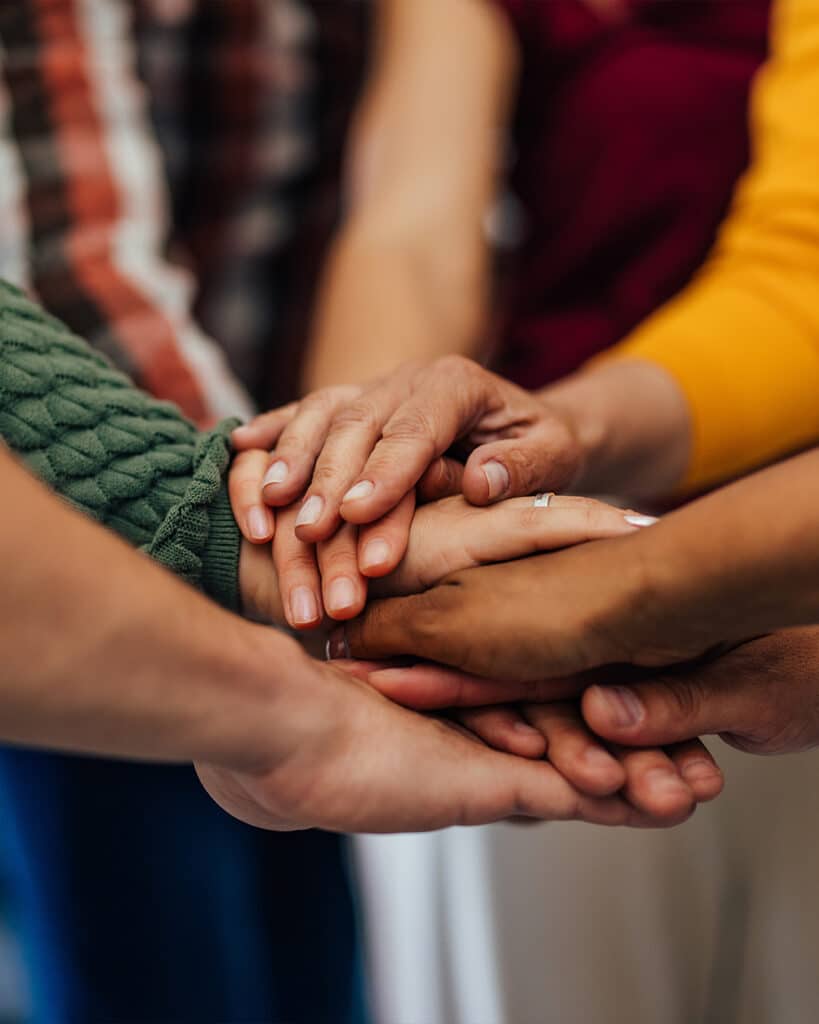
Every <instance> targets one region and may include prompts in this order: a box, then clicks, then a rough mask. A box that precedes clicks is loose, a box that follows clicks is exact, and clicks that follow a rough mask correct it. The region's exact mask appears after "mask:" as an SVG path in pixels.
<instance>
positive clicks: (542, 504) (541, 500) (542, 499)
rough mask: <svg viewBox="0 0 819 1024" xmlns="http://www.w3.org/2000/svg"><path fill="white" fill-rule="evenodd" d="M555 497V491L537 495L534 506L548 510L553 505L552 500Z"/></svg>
mask: <svg viewBox="0 0 819 1024" xmlns="http://www.w3.org/2000/svg"><path fill="white" fill-rule="evenodd" d="M554 496H555V492H554V491H548V492H544V493H542V494H536V495H535V500H534V501H533V502H532V504H533V505H534V506H535V508H548V507H549V506H550V505H551V504H552V498H553V497H554Z"/></svg>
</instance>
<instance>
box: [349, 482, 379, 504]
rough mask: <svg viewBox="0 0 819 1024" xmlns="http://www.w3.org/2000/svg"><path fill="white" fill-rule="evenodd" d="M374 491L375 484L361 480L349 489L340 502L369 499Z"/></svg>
mask: <svg viewBox="0 0 819 1024" xmlns="http://www.w3.org/2000/svg"><path fill="white" fill-rule="evenodd" d="M374 490H375V484H374V483H373V482H372V480H362V481H361V483H358V484H356V485H355V486H354V487H351V488H350V489H349V491H347V493H346V494H345V495H344V497H343V498H342V499H341V501H342V503H344V502H345V501H361V499H362V498H369V496H370V495H371V494H372V493H373V491H374Z"/></svg>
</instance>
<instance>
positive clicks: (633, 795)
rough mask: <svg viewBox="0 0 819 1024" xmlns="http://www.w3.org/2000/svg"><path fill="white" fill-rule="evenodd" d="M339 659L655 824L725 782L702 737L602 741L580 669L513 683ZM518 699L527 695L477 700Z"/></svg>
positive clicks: (393, 693)
mask: <svg viewBox="0 0 819 1024" xmlns="http://www.w3.org/2000/svg"><path fill="white" fill-rule="evenodd" d="M338 664H339V665H340V666H342V667H344V668H345V670H346V671H348V672H352V673H353V674H355V675H357V676H358V677H359V678H362V679H365V678H366V679H367V680H368V682H369V683H370V685H371V686H373V687H375V688H376V689H377V690H378V691H379V692H380V693H382V694H384V695H385V696H387V697H389V698H390V700H393V701H395V702H396V703H399V704H401V705H403V706H405V707H412V708H415V709H419V710H425V711H430V710H436V711H439V712H441V713H443V714H445V715H446V716H447V717H448V718H450V719H451V720H453V721H456V722H458V723H459V724H460V725H462V726H464V727H465V728H467V729H469V730H470V732H473V733H474V734H475V735H476V736H478V737H479V738H480V739H482V740H483V741H484V742H485V743H486V744H487V745H489V746H491V747H493V748H494V749H496V750H502V751H505V752H506V753H509V754H516V755H518V756H519V757H532V758H542V757H545V756H546V755H547V754H548V759H549V761H550V763H551V764H553V765H554V766H555V768H557V770H558V771H559V772H560V773H561V775H563V777H564V778H565V779H567V780H568V781H569V782H570V783H571V784H572V785H573V786H575V787H576V788H577V789H578V790H579V791H580V792H582V793H586V794H587V795H589V796H606V795H609V794H612V793H614V792H617V791H620V792H621V795H622V796H623V797H624V799H626V800H627V801H628V803H629V804H631V805H632V806H633V807H634V808H635V809H636V810H638V811H640V812H641V813H642V814H644V815H645V816H646V818H647V819H650V820H651V821H652V822H653V823H654V824H656V825H662V826H668V825H671V824H676V823H678V822H680V821H683V820H685V819H686V818H687V817H688V816H689V815H690V814H691V813H692V811H693V809H694V807H695V805H696V804H697V803H700V802H703V801H707V800H712V799H714V797H716V796H717V795H718V794H719V793H720V791H721V790H722V781H723V780H722V773H721V772H720V770H719V768H718V766H717V764H716V762H715V761H714V759H713V757H712V756H711V754H710V753H709V752H708V750H707V749H706V748H705V747H704V746H703V744H702V743H701V742H700V741H699V739H690V740H687V741H686V742H682V743H679V744H676V745H673V746H669V747H668V748H667V749H665V750H663V749H659V748H657V747H654V748H652V749H632V748H629V747H624V746H619V745H615V744H610V745H607V744H605V743H603V741H602V740H601V739H600V738H599V737H597V736H595V735H594V734H593V733H592V732H591V731H590V729H589V728H587V726H586V725H585V723H584V722H583V719H582V717H581V713H580V700H579V698H580V696H581V695H582V693H583V691H584V689H585V688H586V687H587V686H588V685H589V680H588V679H586V678H583V677H580V676H576V677H573V678H569V679H564V680H554V681H541V682H539V683H528V684H517V685H515V684H511V685H510V684H508V683H495V682H491V681H490V680H486V679H479V678H477V677H474V676H466V675H463V674H462V673H459V672H453V671H451V670H448V669H443V668H441V667H439V666H436V665H415V666H410V667H394V666H391V667H388V668H384V667H382V666H380V665H378V664H377V663H364V662H339V663H338ZM597 675H598V676H599V675H600V673H597ZM569 697H571V698H572V699H566V698H569ZM516 699H520V700H522V701H523V702H524V703H521V704H511V703H504V704H498V703H492V704H488V705H484V706H476V705H475V702H480V701H483V700H487V701H493V702H495V701H507V702H508V701H511V700H516Z"/></svg>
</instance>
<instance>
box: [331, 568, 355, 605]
mask: <svg viewBox="0 0 819 1024" xmlns="http://www.w3.org/2000/svg"><path fill="white" fill-rule="evenodd" d="M355 598H356V593H355V586H354V585H353V581H352V580H351V579H349V578H348V577H347V576H339V578H338V579H337V580H333V582H332V583H331V584H330V587H329V590H328V591H327V605H328V607H329V608H331V609H332V610H333V611H338V612H340V611H344V609H345V608H351V607H352V606H353V605H354V604H355Z"/></svg>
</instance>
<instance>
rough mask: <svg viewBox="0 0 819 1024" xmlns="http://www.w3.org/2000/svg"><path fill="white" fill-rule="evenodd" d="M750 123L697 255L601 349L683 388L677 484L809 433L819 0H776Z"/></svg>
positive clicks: (744, 463) (817, 294)
mask: <svg viewBox="0 0 819 1024" xmlns="http://www.w3.org/2000/svg"><path fill="white" fill-rule="evenodd" d="M751 134H752V152H753V155H752V161H751V166H750V168H749V170H748V171H747V172H746V174H745V176H744V177H743V179H742V181H741V182H740V183H739V185H738V187H737V191H736V193H735V196H734V200H733V204H732V208H731V212H730V215H729V217H728V218H727V220H726V222H725V223H724V224H723V226H722V228H721V230H720V233H719V236H718V238H717V241H716V244H715V246H714V248H713V251H712V252H711V254H710V256H709V258H708V260H707V262H706V263H705V265H704V266H703V268H702V269H701V270H700V271H699V273H698V274H697V276H696V277H695V278H694V279H693V281H692V283H691V284H690V285H689V286H688V287H687V288H685V289H684V290H683V291H682V292H681V293H680V294H679V295H678V296H677V297H676V298H675V299H674V300H673V301H671V302H669V303H668V304H667V305H665V306H664V307H662V308H661V309H660V310H659V311H658V312H657V313H655V314H654V315H653V316H651V317H650V318H649V319H648V320H646V321H645V322H644V323H643V324H641V325H640V327H638V328H637V329H636V330H635V331H634V332H633V333H632V334H631V335H630V336H629V337H627V338H626V339H625V340H624V341H623V342H621V343H620V344H619V345H617V346H616V347H615V348H614V349H612V350H611V353H610V354H611V355H613V356H615V357H617V358H623V357H628V358H638V359H646V360H650V361H651V362H654V363H657V364H659V365H661V366H663V367H665V368H666V369H667V370H668V371H669V372H670V373H671V374H672V375H673V376H674V377H675V378H676V380H677V381H678V383H679V384H680V386H681V388H682V390H683V391H684V393H685V395H686V397H687V399H688V402H689V404H690V408H691V411H692V422H693V431H694V436H693V450H692V458H691V464H690V466H689V468H688V473H687V475H686V478H685V480H684V481H683V483H682V487H683V489H685V490H687V491H690V490H699V489H702V488H704V487H707V486H708V485H711V484H714V483H717V482H718V481H720V480H723V479H725V478H727V477H731V476H735V475H738V474H740V473H742V472H745V471H747V470H750V469H752V468H754V467H756V466H759V465H761V464H764V463H765V462H769V461H771V460H772V459H775V458H776V457H778V456H780V455H783V454H785V453H786V452H789V451H793V450H794V449H797V448H802V447H805V446H807V445H809V444H811V443H812V442H815V441H817V440H819V0H778V3H777V6H776V8H775V11H774V22H773V36H772V53H771V58H770V60H769V61H768V62H767V64H766V65H765V66H764V68H763V69H762V70H761V71H760V73H759V75H758V76H757V79H756V81H755V83H754V88H753V93H752V101H751Z"/></svg>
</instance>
